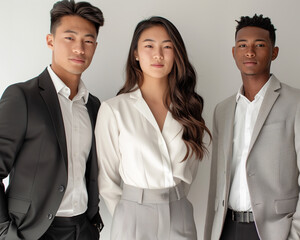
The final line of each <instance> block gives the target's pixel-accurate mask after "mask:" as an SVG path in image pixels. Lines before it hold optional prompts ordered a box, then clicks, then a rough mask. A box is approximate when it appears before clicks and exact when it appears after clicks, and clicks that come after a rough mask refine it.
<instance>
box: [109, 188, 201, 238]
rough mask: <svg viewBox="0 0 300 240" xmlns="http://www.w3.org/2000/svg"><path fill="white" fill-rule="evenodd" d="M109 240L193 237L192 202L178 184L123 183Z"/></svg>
mask: <svg viewBox="0 0 300 240" xmlns="http://www.w3.org/2000/svg"><path fill="white" fill-rule="evenodd" d="M111 240H197V231H196V226H195V222H194V215H193V206H192V204H191V203H190V201H189V200H188V199H187V198H186V196H185V194H184V190H183V186H182V184H181V183H180V184H178V185H176V186H175V187H172V188H167V189H140V188H136V187H133V186H129V185H126V184H124V186H123V195H122V198H121V200H120V202H119V203H118V205H117V207H116V209H115V212H114V216H113V223H112V229H111Z"/></svg>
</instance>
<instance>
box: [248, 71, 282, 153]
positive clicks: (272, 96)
mask: <svg viewBox="0 0 300 240" xmlns="http://www.w3.org/2000/svg"><path fill="white" fill-rule="evenodd" d="M270 81H271V82H270V86H269V88H268V89H267V91H266V94H265V97H264V100H263V102H262V104H261V107H260V110H259V113H258V116H257V120H256V122H255V125H254V129H253V133H252V138H251V141H250V146H249V152H248V156H249V154H250V152H251V150H252V147H253V145H254V143H255V141H256V139H257V137H258V135H259V133H260V131H261V128H262V126H263V124H264V122H265V121H266V119H267V117H268V115H269V113H270V111H271V109H272V107H273V105H274V103H275V101H276V99H277V98H278V96H279V92H276V90H278V89H280V88H281V85H280V82H279V80H278V79H277V78H276V77H275V76H274V75H273V76H272V78H271V79H270Z"/></svg>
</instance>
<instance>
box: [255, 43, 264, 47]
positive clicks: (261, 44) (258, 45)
mask: <svg viewBox="0 0 300 240" xmlns="http://www.w3.org/2000/svg"><path fill="white" fill-rule="evenodd" d="M264 46H265V44H263V43H260V44H257V45H256V47H264Z"/></svg>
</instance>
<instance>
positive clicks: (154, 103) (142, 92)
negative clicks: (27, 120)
mask: <svg viewBox="0 0 300 240" xmlns="http://www.w3.org/2000/svg"><path fill="white" fill-rule="evenodd" d="M195 84H196V74H195V71H194V69H193V67H192V65H191V64H190V62H189V60H188V57H187V52H186V49H185V46H184V42H183V40H182V38H181V36H180V33H179V32H178V30H177V29H176V27H175V26H174V25H173V24H172V23H171V22H170V21H168V20H167V19H165V18H162V17H152V18H150V19H147V20H144V21H141V22H140V23H139V24H138V25H137V27H136V29H135V32H134V35H133V39H132V42H131V46H130V50H129V56H128V60H127V66H126V82H125V84H124V86H123V87H122V89H121V90H120V91H119V93H118V95H117V96H116V97H114V98H112V99H109V100H108V101H105V102H103V103H102V105H101V108H100V110H99V114H98V119H97V124H96V130H95V133H96V142H97V151H98V159H99V167H100V173H99V188H100V194H101V195H102V197H103V199H104V200H105V203H106V205H107V207H108V209H109V211H110V212H111V214H112V215H113V223H112V229H111V239H122V240H133V239H135V240H147V239H151V240H154V239H159V240H167V239H172V240H179V239H189V240H194V239H197V233H196V227H195V222H194V217H193V207H192V205H191V203H190V202H189V201H188V200H187V198H186V195H187V193H188V190H189V186H190V184H191V183H192V181H193V179H194V178H195V175H196V173H197V168H198V163H199V160H201V159H202V157H203V154H204V152H205V150H206V148H205V145H204V143H203V136H204V133H205V132H207V133H208V134H209V135H210V132H209V130H208V129H207V127H206V126H205V122H204V120H203V118H202V116H201V115H202V109H203V99H202V98H201V96H199V95H198V94H197V93H196V92H195Z"/></svg>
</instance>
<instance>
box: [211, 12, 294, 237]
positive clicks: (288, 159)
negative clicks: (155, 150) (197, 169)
mask: <svg viewBox="0 0 300 240" xmlns="http://www.w3.org/2000/svg"><path fill="white" fill-rule="evenodd" d="M237 23H238V25H237V28H236V35H235V46H234V47H233V48H232V53H233V57H234V59H235V62H236V65H237V67H238V69H239V70H240V72H241V76H242V81H243V85H242V87H241V88H240V91H239V92H238V94H235V95H233V96H232V97H230V98H228V99H226V100H225V101H223V102H221V103H219V104H218V105H217V106H216V108H215V113H214V123H213V124H214V126H213V151H212V165H211V180H210V190H209V199H208V212H207V219H206V226H205V240H210V239H212V240H216V239H225V240H226V239H230V240H235V239H239V240H247V239H251V240H253V239H254V240H255V239H263V240H283V239H289V240H292V239H295V240H296V239H300V204H299V182H298V179H299V166H300V162H299V154H300V90H298V89H295V88H292V87H290V86H288V85H286V84H284V83H281V82H280V81H279V80H278V79H277V78H276V77H275V76H274V74H270V66H271V62H272V61H273V60H275V59H276V57H277V55H278V47H276V46H275V30H276V29H275V28H274V26H273V25H272V23H271V21H270V19H269V18H266V17H263V16H262V15H260V16H257V15H254V16H253V17H241V19H240V21H237Z"/></svg>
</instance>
